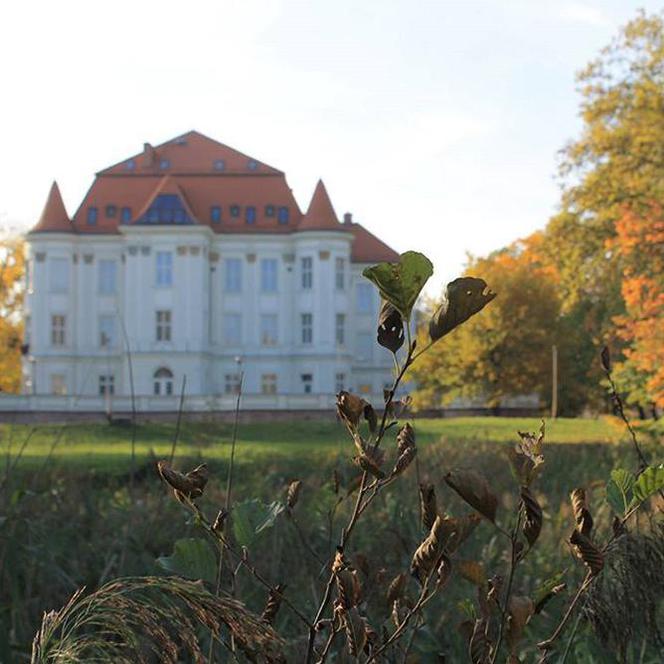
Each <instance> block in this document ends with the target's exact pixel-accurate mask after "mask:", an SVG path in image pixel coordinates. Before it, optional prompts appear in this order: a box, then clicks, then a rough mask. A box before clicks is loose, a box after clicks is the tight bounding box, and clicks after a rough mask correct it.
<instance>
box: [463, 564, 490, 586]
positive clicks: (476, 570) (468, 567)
mask: <svg viewBox="0 0 664 664" xmlns="http://www.w3.org/2000/svg"><path fill="white" fill-rule="evenodd" d="M456 569H457V570H458V571H459V574H460V575H461V576H462V577H463V578H464V579H466V581H470V583H472V584H473V585H475V586H479V587H484V586H486V583H487V578H486V572H485V571H484V566H483V565H482V563H478V562H477V561H476V560H457V562H456Z"/></svg>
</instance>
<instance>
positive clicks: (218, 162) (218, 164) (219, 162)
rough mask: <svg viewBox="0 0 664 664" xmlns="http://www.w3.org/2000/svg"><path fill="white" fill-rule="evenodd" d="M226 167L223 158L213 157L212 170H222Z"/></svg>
mask: <svg viewBox="0 0 664 664" xmlns="http://www.w3.org/2000/svg"><path fill="white" fill-rule="evenodd" d="M225 169H226V162H225V161H224V160H223V159H215V160H214V170H215V171H223V170H225Z"/></svg>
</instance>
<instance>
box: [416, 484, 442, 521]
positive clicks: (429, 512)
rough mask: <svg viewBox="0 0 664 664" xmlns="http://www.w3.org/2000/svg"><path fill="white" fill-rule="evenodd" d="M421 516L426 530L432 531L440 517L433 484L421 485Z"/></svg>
mask: <svg viewBox="0 0 664 664" xmlns="http://www.w3.org/2000/svg"><path fill="white" fill-rule="evenodd" d="M420 514H421V515H422V525H423V526H424V528H426V530H431V526H433V522H434V521H435V520H436V517H437V516H438V505H437V503H436V489H435V487H434V485H433V484H426V483H422V484H420Z"/></svg>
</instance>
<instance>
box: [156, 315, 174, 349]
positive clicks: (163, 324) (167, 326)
mask: <svg viewBox="0 0 664 664" xmlns="http://www.w3.org/2000/svg"><path fill="white" fill-rule="evenodd" d="M156 317H157V329H156V337H157V341H170V340H171V312H170V311H169V310H168V309H162V310H160V311H157V312H156Z"/></svg>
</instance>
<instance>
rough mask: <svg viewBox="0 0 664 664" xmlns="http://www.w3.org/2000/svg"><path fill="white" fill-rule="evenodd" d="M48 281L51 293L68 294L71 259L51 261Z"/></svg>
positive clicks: (52, 259)
mask: <svg viewBox="0 0 664 664" xmlns="http://www.w3.org/2000/svg"><path fill="white" fill-rule="evenodd" d="M48 280H49V285H50V289H49V290H50V292H51V293H66V292H67V291H68V290H69V259H68V258H51V259H50V260H49V270H48Z"/></svg>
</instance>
